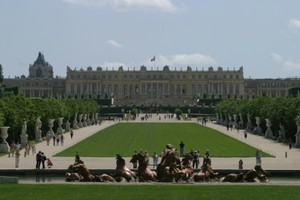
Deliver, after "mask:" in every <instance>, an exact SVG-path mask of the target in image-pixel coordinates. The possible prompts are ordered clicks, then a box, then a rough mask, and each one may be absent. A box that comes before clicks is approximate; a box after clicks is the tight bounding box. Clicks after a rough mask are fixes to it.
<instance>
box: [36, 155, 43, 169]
mask: <svg viewBox="0 0 300 200" xmlns="http://www.w3.org/2000/svg"><path fill="white" fill-rule="evenodd" d="M41 153H42V152H41V151H39V152H38V153H37V154H36V156H35V160H36V165H35V168H36V169H40V166H41V162H42V154H41Z"/></svg>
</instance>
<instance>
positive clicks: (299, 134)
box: [294, 123, 300, 148]
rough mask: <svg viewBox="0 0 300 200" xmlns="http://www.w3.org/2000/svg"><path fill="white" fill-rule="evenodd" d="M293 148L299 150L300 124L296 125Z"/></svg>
mask: <svg viewBox="0 0 300 200" xmlns="http://www.w3.org/2000/svg"><path fill="white" fill-rule="evenodd" d="M294 146H295V147H296V148H300V123H297V133H296V141H295V145H294Z"/></svg>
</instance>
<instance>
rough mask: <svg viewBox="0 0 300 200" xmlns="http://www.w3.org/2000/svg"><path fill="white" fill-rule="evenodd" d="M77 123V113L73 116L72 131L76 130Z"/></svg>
mask: <svg viewBox="0 0 300 200" xmlns="http://www.w3.org/2000/svg"><path fill="white" fill-rule="evenodd" d="M78 128H79V127H78V123H77V113H76V114H75V117H74V120H73V129H78Z"/></svg>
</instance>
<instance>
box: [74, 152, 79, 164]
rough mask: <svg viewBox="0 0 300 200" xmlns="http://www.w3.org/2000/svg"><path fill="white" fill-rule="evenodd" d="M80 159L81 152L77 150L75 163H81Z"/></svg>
mask: <svg viewBox="0 0 300 200" xmlns="http://www.w3.org/2000/svg"><path fill="white" fill-rule="evenodd" d="M79 161H80V156H79V152H78V151H76V155H75V163H79Z"/></svg>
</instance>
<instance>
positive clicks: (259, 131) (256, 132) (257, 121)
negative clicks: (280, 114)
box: [254, 117, 262, 135]
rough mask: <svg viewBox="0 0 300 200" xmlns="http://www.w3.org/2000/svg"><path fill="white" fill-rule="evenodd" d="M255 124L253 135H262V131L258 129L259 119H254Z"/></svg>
mask: <svg viewBox="0 0 300 200" xmlns="http://www.w3.org/2000/svg"><path fill="white" fill-rule="evenodd" d="M255 122H256V127H255V129H256V130H255V132H254V133H255V134H257V135H262V130H261V128H260V123H261V121H260V117H255Z"/></svg>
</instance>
